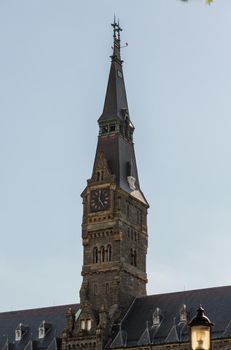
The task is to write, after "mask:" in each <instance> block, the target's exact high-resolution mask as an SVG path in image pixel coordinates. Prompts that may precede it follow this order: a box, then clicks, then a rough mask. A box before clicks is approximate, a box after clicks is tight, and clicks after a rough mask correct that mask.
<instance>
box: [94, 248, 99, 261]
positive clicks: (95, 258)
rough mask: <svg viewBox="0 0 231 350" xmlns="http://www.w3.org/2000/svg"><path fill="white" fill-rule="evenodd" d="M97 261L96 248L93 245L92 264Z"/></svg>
mask: <svg viewBox="0 0 231 350" xmlns="http://www.w3.org/2000/svg"><path fill="white" fill-rule="evenodd" d="M97 263H98V248H97V247H95V248H94V249H93V264H97Z"/></svg>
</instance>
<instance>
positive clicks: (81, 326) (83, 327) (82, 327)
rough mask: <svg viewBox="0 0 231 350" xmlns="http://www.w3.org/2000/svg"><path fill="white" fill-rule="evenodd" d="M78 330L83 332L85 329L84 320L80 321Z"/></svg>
mask: <svg viewBox="0 0 231 350" xmlns="http://www.w3.org/2000/svg"><path fill="white" fill-rule="evenodd" d="M80 328H81V329H82V330H84V329H85V328H86V322H85V320H81V322H80Z"/></svg>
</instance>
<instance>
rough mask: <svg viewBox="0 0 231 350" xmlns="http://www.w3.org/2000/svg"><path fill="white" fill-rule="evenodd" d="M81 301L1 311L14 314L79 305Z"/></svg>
mask: <svg viewBox="0 0 231 350" xmlns="http://www.w3.org/2000/svg"><path fill="white" fill-rule="evenodd" d="M79 305H80V303H75V304H62V305H55V306H54V305H53V306H43V307H35V308H30V309H19V310H12V311H3V312H0V315H1V316H2V315H4V314H13V313H17V312H27V311H28V312H29V311H37V310H45V309H56V308H60V307H71V306H79Z"/></svg>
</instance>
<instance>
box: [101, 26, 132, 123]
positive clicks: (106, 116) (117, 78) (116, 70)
mask: <svg viewBox="0 0 231 350" xmlns="http://www.w3.org/2000/svg"><path fill="white" fill-rule="evenodd" d="M112 27H113V41H114V42H113V54H112V56H111V69H110V74H109V79H108V85H107V92H106V97H105V102H104V108H103V113H102V115H101V116H100V118H99V120H98V121H99V122H104V121H110V120H118V119H120V120H123V118H124V112H128V103H127V96H126V90H125V84H124V77H123V69H122V63H123V61H122V60H121V55H120V49H121V45H120V32H121V31H122V29H121V27H120V25H119V23H117V22H116V21H115V19H114V23H112Z"/></svg>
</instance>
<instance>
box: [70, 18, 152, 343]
mask: <svg viewBox="0 0 231 350" xmlns="http://www.w3.org/2000/svg"><path fill="white" fill-rule="evenodd" d="M112 27H113V41H114V43H113V54H112V56H111V68H110V74H109V80H108V85H107V91H106V97H105V102H104V108H103V113H102V115H101V116H100V118H99V119H98V124H99V135H98V144H97V149H96V155H95V161H94V165H93V171H92V175H91V178H90V179H89V180H88V181H87V186H86V188H85V190H84V191H83V193H82V199H83V222H82V244H83V267H82V276H83V281H82V286H81V289H80V310H79V312H78V314H77V315H76V317H75V320H74V319H73V315H71V312H70V315H69V316H68V317H69V318H68V319H69V333H68V332H67V334H66V341H64V344H65V343H66V344H68V343H69V341H70V343H71V344H72V346H74V348H75V347H76V348H77V347H78V348H79V347H80V348H81V346H82V347H84V348H85V349H88V348H97V349H103V348H104V347H105V344H106V343H107V339H109V338H110V332H111V331H112V326H113V324H114V323H117V324H118V323H119V322H120V320H121V319H122V317H123V316H124V314H125V312H126V310H127V309H128V307H129V305H130V304H131V303H132V302H133V300H134V298H136V297H140V296H145V295H146V283H147V275H146V254H147V244H148V242H147V237H148V236H147V209H148V203H147V201H146V199H145V197H144V195H143V193H142V191H141V188H140V184H139V178H138V171H137V166H136V158H135V152H134V144H133V133H134V125H133V123H132V121H131V119H130V115H129V109H128V103H127V97H126V90H125V83H124V76H123V69H122V63H123V61H122V60H121V56H120V49H121V46H120V33H121V31H122V29H121V28H120V26H119V24H118V23H117V22H116V21H114V23H113V24H112ZM68 338H69V340H68ZM64 340H65V339H64ZM83 344H85V345H83ZM64 348H65V346H64Z"/></svg>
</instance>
